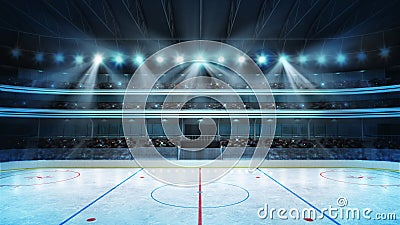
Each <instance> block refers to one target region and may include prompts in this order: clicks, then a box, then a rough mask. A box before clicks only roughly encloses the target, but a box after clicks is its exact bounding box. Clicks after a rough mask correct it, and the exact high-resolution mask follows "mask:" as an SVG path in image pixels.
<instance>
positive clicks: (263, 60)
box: [257, 55, 267, 65]
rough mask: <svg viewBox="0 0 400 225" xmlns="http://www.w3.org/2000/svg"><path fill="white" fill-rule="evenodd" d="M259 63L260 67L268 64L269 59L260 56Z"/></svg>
mask: <svg viewBox="0 0 400 225" xmlns="http://www.w3.org/2000/svg"><path fill="white" fill-rule="evenodd" d="M257 62H258V64H260V65H263V64H266V63H267V57H266V56H264V55H262V56H259V57H258V59H257Z"/></svg>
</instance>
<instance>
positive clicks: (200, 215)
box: [198, 168, 203, 225]
mask: <svg viewBox="0 0 400 225" xmlns="http://www.w3.org/2000/svg"><path fill="white" fill-rule="evenodd" d="M198 208H199V213H198V221H199V223H198V224H199V225H202V224H203V216H202V204H201V168H199V207H198Z"/></svg>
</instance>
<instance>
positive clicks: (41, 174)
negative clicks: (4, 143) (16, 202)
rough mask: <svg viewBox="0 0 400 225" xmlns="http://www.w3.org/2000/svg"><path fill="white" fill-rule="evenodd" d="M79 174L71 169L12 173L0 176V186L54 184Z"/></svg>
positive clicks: (76, 176)
mask: <svg viewBox="0 0 400 225" xmlns="http://www.w3.org/2000/svg"><path fill="white" fill-rule="evenodd" d="M80 175H81V174H80V173H79V172H76V171H72V170H45V171H32V172H22V173H13V174H11V175H7V174H5V175H3V176H1V177H0V187H20V186H38V185H45V184H55V183H61V182H65V181H69V180H72V179H75V178H78V177H79V176H80Z"/></svg>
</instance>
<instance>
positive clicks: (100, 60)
mask: <svg viewBox="0 0 400 225" xmlns="http://www.w3.org/2000/svg"><path fill="white" fill-rule="evenodd" d="M93 62H94V64H96V65H99V64H101V63H103V56H102V55H100V54H96V55H94V58H93Z"/></svg>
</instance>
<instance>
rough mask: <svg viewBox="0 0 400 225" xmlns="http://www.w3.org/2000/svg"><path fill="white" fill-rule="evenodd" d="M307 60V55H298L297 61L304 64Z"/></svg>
mask: <svg viewBox="0 0 400 225" xmlns="http://www.w3.org/2000/svg"><path fill="white" fill-rule="evenodd" d="M307 60H308V58H307V56H305V55H300V56H299V63H301V64H304V63H306V62H307Z"/></svg>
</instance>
